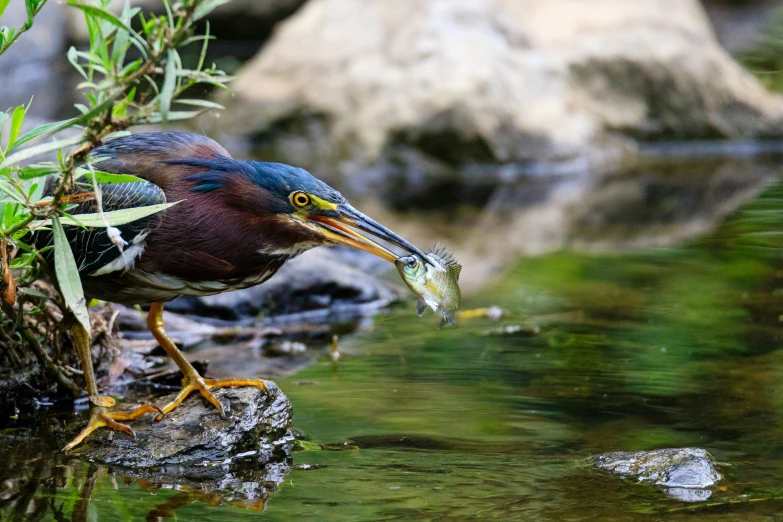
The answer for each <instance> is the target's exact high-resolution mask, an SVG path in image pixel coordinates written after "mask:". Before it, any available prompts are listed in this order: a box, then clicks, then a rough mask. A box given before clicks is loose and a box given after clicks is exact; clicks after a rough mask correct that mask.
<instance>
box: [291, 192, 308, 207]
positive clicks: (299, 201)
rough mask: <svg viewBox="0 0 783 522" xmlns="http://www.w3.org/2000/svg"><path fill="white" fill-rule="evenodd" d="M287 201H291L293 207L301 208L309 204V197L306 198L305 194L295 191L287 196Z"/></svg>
mask: <svg viewBox="0 0 783 522" xmlns="http://www.w3.org/2000/svg"><path fill="white" fill-rule="evenodd" d="M289 199H290V200H291V203H293V204H294V206H295V207H299V208H303V207H306V206H307V205H309V204H310V196H308V195H307V194H306V193H304V192H301V191H297V192H294V193H292V194H291V196H289Z"/></svg>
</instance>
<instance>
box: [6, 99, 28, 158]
mask: <svg viewBox="0 0 783 522" xmlns="http://www.w3.org/2000/svg"><path fill="white" fill-rule="evenodd" d="M24 115H25V110H24V105H20V106H19V107H17V108H16V109H14V114H13V116H11V130H10V131H9V134H8V144H9V146H8V150H11V147H12V146H13V144H14V142H15V141H16V138H17V137H18V136H19V131H20V130H21V129H22V123H23V122H24Z"/></svg>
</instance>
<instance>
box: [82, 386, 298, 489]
mask: <svg viewBox="0 0 783 522" xmlns="http://www.w3.org/2000/svg"><path fill="white" fill-rule="evenodd" d="M266 384H267V387H268V389H269V393H268V394H266V393H263V392H262V391H261V390H259V389H257V388H252V387H243V388H225V389H220V390H217V391H216V392H215V395H216V396H217V398H218V399H219V400H220V401H221V403H222V404H223V406H224V408H225V409H226V410H227V415H226V418H225V419H222V418H221V417H220V415H218V413H217V411H216V410H215V408H214V407H213V406H212V405H210V404H209V403H207V402H206V401H205V400H204V399H203V398H201V397H200V396H199V395H198V394H193V395H191V396H190V397H188V399H187V400H186V401H185V402H184V403H183V404H182V405H181V406H180V407H179V408H177V409H176V410H174V411H173V412H171V413H169V414H168V415H167V416H166V418H164V419H163V420H162V421H160V422H153V421H152V418H153V415H152V414H150V415H149V416H144V417H142V418H140V419H138V420H136V421H133V422H132V423H131V426H132V427H133V429H134V431H135V432H136V438H135V439H132V438H130V437H128V436H126V435H124V434H122V433H116V432H115V433H112V432H110V431H109V430H106V429H101V430H98V431H97V432H95V433H94V434H93V435H92V436H91V437H89V438H88V439H87V441H86V442H85V443H83V444H82V445H81V446H78V447H77V448H75V449H74V450H73V451H71V452H70V453H69V456H71V457H75V458H78V459H81V460H86V461H90V462H95V463H99V464H104V465H109V466H112V467H118V468H122V469H124V470H128V472H129V473H131V474H132V475H133V476H138V477H145V476H155V477H158V479H160V477H161V476H171V477H175V478H177V479H178V480H179V479H189V480H195V481H200V480H205V479H207V478H214V477H213V476H215V477H217V476H226V479H227V480H228V479H230V478H231V477H230V476H228V475H226V472H227V471H232V470H240V469H242V468H246V467H247V466H255V467H258V466H259V465H263V466H268V465H270V464H271V463H285V462H286V461H287V458H288V456H289V455H290V451H291V448H292V446H293V443H294V437H293V435H292V433H291V430H290V426H291V404H290V403H289V402H288V399H287V398H286V396H285V395H284V394H283V393H282V392H281V391H280V389H279V388H278V387H277V386H276V385H275V384H274V383H272V382H270V381H266ZM172 398H173V395H171V396H166V397H161V398H159V399H157V400H156V401H154V402H155V404H158V405H162V404H165V403H166V402H167V401H169V400H171V399H172ZM286 466H287V464H286ZM270 469H277V468H270ZM278 471H280V470H279V469H278ZM275 473H276V472H275ZM283 474H284V473H283ZM270 480H271V479H270Z"/></svg>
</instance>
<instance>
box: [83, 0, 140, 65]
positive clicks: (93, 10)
mask: <svg viewBox="0 0 783 522" xmlns="http://www.w3.org/2000/svg"><path fill="white" fill-rule="evenodd" d="M68 3H69V4H70V5H72V6H73V7H75V8H76V9H81V10H82V11H83V12H84V14H85V15H90V16H93V17H95V18H100V19H101V20H105V21H107V22H109V23H110V24H112V25H113V26H115V27H118V28H120V29H124V30H125V31H127V32H128V35H129V36H130V38H131V43H133V45H134V46H136V48H137V49H138V50H139V52H140V53H141V55H142V56H143V57H144V58H147V50H148V49H147V42H145V41H144V39H142V38H141V37H140V36H139V34H138V33H137V32H136V31H134V30H133V29H132V28H131V26H129V25H128V24H126V23H124V22H123V21H122V20H120V19H119V18H117V17H116V16H114V15H113V14H112V13H110V12H108V11H106V10H104V9H101V8H99V7H95V6H92V5H85V4H80V3H79V2H77V1H76V0H68ZM90 39H91V40H93V38H92V35H91V38H90ZM95 40H97V38H95Z"/></svg>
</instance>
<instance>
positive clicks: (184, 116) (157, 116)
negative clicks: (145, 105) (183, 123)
mask: <svg viewBox="0 0 783 522" xmlns="http://www.w3.org/2000/svg"><path fill="white" fill-rule="evenodd" d="M204 112H206V109H202V110H200V111H171V112H169V117H168V119H167V121H180V120H189V119H191V118H195V117H196V116H198V115H199V114H203V113H204ZM146 122H147V123H162V122H163V115H162V114H161V113H159V112H156V113H154V114H153V115H152V116H150V117H149V118H148V119H147V120H146Z"/></svg>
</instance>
